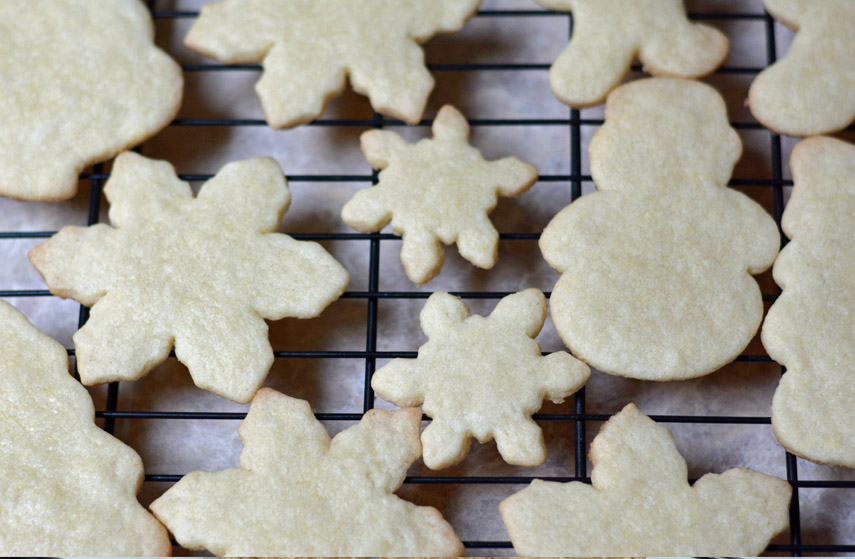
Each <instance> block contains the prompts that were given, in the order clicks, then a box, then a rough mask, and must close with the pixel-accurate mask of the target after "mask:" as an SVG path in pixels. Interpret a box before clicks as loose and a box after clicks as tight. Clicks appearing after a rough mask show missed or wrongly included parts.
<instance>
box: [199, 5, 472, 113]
mask: <svg viewBox="0 0 855 559" xmlns="http://www.w3.org/2000/svg"><path fill="white" fill-rule="evenodd" d="M480 3H481V2H480V0H396V1H395V2H389V1H387V0H225V1H222V2H213V3H209V4H206V5H204V6H202V11H201V14H200V16H199V19H198V20H197V21H196V22H195V23H194V25H193V27H192V28H191V29H190V32H189V33H188V34H187V37H186V38H185V41H184V42H185V44H186V45H187V46H188V47H190V48H191V49H193V50H195V51H197V52H199V53H201V54H204V55H205V56H209V57H211V58H214V59H216V60H219V61H220V62H225V63H228V64H236V63H253V62H259V61H263V65H264V74H263V75H262V77H261V80H260V81H259V82H258V84H257V85H256V88H255V89H256V91H257V92H258V95H259V96H260V97H261V105H262V108H263V109H264V114H265V117H266V118H267V122H268V123H269V124H270V126H272V127H274V128H290V127H292V126H297V125H299V124H304V123H307V122H310V121H312V120H314V119H315V118H317V117H318V116H320V114H321V113H322V112H323V110H324V107H325V105H326V103H327V101H329V100H330V99H331V98H332V97H335V96H338V95H339V94H341V92H342V91H343V90H344V86H345V81H346V79H347V78H348V77H350V84H351V86H352V87H353V89H354V91H356V92H358V93H362V94H364V95H367V96H368V98H369V100H370V101H371V106H372V107H374V110H376V111H377V112H381V113H383V114H387V115H390V116H394V117H397V118H400V119H402V120H404V121H406V122H409V123H410V124H415V123H417V122H419V121H420V120H421V117H422V112H423V111H424V108H425V104H426V103H427V98H428V96H429V95H430V92H431V90H432V89H433V85H434V81H433V77H432V76H431V75H430V73H429V72H428V70H427V67H426V66H425V62H424V52H422V49H421V47H419V44H420V43H424V42H425V41H427V40H428V39H430V38H431V37H433V36H434V35H435V34H437V33H450V32H454V31H459V30H460V29H461V28H462V27H463V25H464V24H465V23H466V21H467V20H468V19H469V18H470V17H471V16H472V15H473V14H474V13H475V10H476V9H477V8H478V5H479V4H480Z"/></svg>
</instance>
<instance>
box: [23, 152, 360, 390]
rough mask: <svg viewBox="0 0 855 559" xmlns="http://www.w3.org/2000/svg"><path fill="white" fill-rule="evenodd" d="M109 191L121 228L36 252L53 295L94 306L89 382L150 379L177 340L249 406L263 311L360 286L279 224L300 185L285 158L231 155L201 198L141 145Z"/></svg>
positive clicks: (91, 230) (299, 310) (277, 312)
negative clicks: (287, 171) (289, 179)
mask: <svg viewBox="0 0 855 559" xmlns="http://www.w3.org/2000/svg"><path fill="white" fill-rule="evenodd" d="M104 193H105V194H106V196H107V200H109V202H110V204H111V207H110V221H111V222H112V225H113V227H110V226H107V225H94V226H92V227H88V228H81V227H64V228H63V229H62V230H61V231H60V232H59V233H58V234H57V235H55V236H54V237H53V238H52V239H50V240H49V241H47V242H46V243H44V244H42V245H39V246H38V247H36V248H34V249H33V250H32V251H31V252H30V260H31V261H32V263H33V265H34V266H35V267H36V268H37V269H38V270H39V272H40V273H41V274H42V276H43V277H44V278H45V282H46V283H47V285H48V287H49V288H50V290H51V292H52V293H53V294H55V295H59V296H60V297H63V298H66V297H70V298H72V299H74V300H76V301H79V302H80V303H83V304H84V305H86V306H92V313H91V316H90V318H89V321H88V322H87V323H86V324H85V325H84V326H83V328H81V329H80V330H79V331H78V332H77V333H76V334H75V335H74V343H75V346H76V348H77V365H78V369H79V371H80V377H81V380H82V381H83V383H84V384H100V383H104V382H112V381H117V380H135V379H138V378H140V377H142V376H143V375H145V374H146V373H147V372H148V371H149V370H151V369H152V368H154V367H155V366H157V365H158V364H159V363H161V362H162V361H163V360H164V359H166V357H167V355H168V354H169V350H170V349H171V348H172V346H173V344H174V345H175V354H176V356H177V357H178V360H179V361H181V362H182V363H184V364H185V365H187V368H188V369H189V370H190V375H191V376H192V377H193V381H194V382H195V383H196V385H197V386H199V387H200V388H204V389H206V390H210V391H211V392H214V393H216V394H219V395H221V396H225V397H226V398H231V399H232V400H235V401H237V402H248V401H249V400H251V399H252V396H253V395H254V394H255V392H256V390H258V387H259V386H261V383H262V382H263V381H264V377H265V376H267V372H268V370H269V369H270V366H271V365H272V364H273V352H272V350H271V348H270V342H269V341H268V340H267V324H266V323H265V322H264V319H268V320H279V319H282V318H285V317H288V316H290V317H298V318H310V317H313V316H317V315H318V314H319V313H320V312H321V311H322V310H323V309H324V308H325V307H326V306H327V305H329V304H330V303H331V302H332V301H334V300H335V299H337V298H338V297H339V296H340V295H341V294H342V293H343V292H344V290H345V288H346V287H347V284H348V281H349V276H348V274H347V272H346V271H345V270H344V268H342V266H341V265H340V264H339V263H338V262H336V261H335V260H334V259H333V258H332V256H330V255H329V254H328V253H327V252H326V251H325V250H324V249H323V248H322V247H321V246H320V245H319V244H317V243H308V242H298V241H295V240H294V239H292V238H291V237H289V236H287V235H282V234H280V233H274V231H276V230H277V229H278V228H279V223H280V221H281V220H282V216H283V214H284V213H285V211H286V210H287V209H288V206H289V204H290V202H291V194H290V192H289V191H288V185H287V184H286V182H285V179H284V177H283V176H282V171H281V170H280V169H279V166H278V165H277V164H276V162H275V161H273V160H272V159H268V158H257V159H250V160H247V161H241V162H237V163H230V164H228V165H226V166H225V167H223V168H222V169H221V170H220V172H219V173H218V174H217V176H215V177H214V178H213V179H211V180H210V181H208V182H207V183H205V185H204V186H203V187H202V190H201V191H200V192H199V195H198V196H197V197H195V198H194V197H193V192H192V190H191V189H190V185H189V184H187V183H185V182H182V181H180V180H178V178H177V177H176V175H175V169H173V168H172V166H171V165H170V164H169V163H167V162H165V161H154V160H151V159H146V158H144V157H142V156H140V155H137V154H135V153H131V152H128V153H124V154H122V155H120V156H119V157H118V158H117V159H116V162H115V164H114V165H113V171H112V175H111V177H110V180H109V181H108V182H107V185H106V187H105V189H104ZM93 305H94V306H93Z"/></svg>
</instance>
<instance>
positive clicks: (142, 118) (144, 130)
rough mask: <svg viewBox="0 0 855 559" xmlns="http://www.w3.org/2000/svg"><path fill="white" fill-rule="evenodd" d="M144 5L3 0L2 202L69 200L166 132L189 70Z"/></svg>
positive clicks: (118, 0) (112, 0)
mask: <svg viewBox="0 0 855 559" xmlns="http://www.w3.org/2000/svg"><path fill="white" fill-rule="evenodd" d="M153 39H154V26H153V25H152V21H151V16H150V15H149V13H148V10H146V8H145V6H144V5H143V3H142V2H140V1H139V0H38V1H33V0H3V1H2V2H0V53H2V55H0V131H2V133H0V195H3V196H10V197H12V198H17V199H20V200H47V201H56V200H65V199H67V198H71V197H72V196H74V194H75V192H77V176H78V175H79V174H80V172H81V171H82V170H83V169H84V168H85V167H86V166H88V165H90V164H92V163H96V162H99V161H104V160H106V159H109V158H111V157H113V156H114V155H116V154H117V153H119V152H121V151H122V150H125V149H128V148H130V147H132V146H135V145H137V144H139V143H140V142H142V141H143V140H145V139H146V138H149V137H150V136H153V135H154V134H156V133H157V132H158V131H160V130H161V129H162V128H164V127H165V126H166V125H167V124H169V122H170V121H171V120H172V119H173V117H174V116H175V115H176V113H177V112H178V108H179V107H180V105H181V92H182V88H183V78H182V76H181V69H180V68H179V67H178V65H177V64H175V62H174V61H173V60H172V59H171V58H169V57H168V56H167V55H166V54H165V53H164V52H163V51H161V50H160V49H158V48H156V47H155V46H154V43H153Z"/></svg>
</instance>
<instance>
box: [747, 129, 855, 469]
mask: <svg viewBox="0 0 855 559" xmlns="http://www.w3.org/2000/svg"><path fill="white" fill-rule="evenodd" d="M790 168H791V169H792V173H793V179H794V181H795V188H794V189H793V195H792V197H791V198H790V201H789V203H788V204H787V208H786V211H785V212H784V218H783V221H782V224H783V228H784V232H785V233H786V234H787V236H788V237H789V238H791V239H792V241H791V242H790V243H789V244H788V245H787V246H786V247H785V248H784V250H782V251H781V255H780V256H779V257H778V260H777V261H776V262H775V269H774V275H775V281H776V282H777V283H778V285H780V286H781V287H782V288H783V290H784V291H783V293H782V294H781V296H780V297H779V298H778V300H777V301H776V302H775V304H774V305H772V308H771V309H770V310H769V314H768V316H767V317H766V322H765V324H764V325H763V331H762V339H763V345H764V346H765V347H766V351H768V352H769V355H770V356H771V357H772V359H774V360H775V361H777V362H779V363H781V364H782V365H785V366H786V367H787V374H785V375H784V377H783V378H782V379H781V384H780V386H779V387H778V390H777V391H776V392H775V398H774V400H773V401H772V427H773V428H774V430H775V435H777V437H778V440H779V441H781V444H782V445H784V446H785V447H786V448H787V449H788V450H790V451H791V452H793V453H795V454H798V455H799V456H802V457H804V458H808V459H810V460H814V461H816V462H822V463H826V464H835V465H840V466H847V467H850V468H855V432H853V425H855V408H853V405H852V402H853V401H855V383H853V380H855V320H853V317H855V283H853V278H855V146H853V145H851V144H847V143H845V142H842V141H840V140H835V139H833V138H811V139H808V140H804V141H803V142H801V143H800V144H798V145H797V146H796V148H795V149H794V150H793V155H792V159H791V160H790Z"/></svg>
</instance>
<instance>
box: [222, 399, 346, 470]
mask: <svg viewBox="0 0 855 559" xmlns="http://www.w3.org/2000/svg"><path fill="white" fill-rule="evenodd" d="M238 434H239V435H240V439H241V441H242V442H243V451H242V452H241V454H240V466H241V468H243V469H245V470H251V471H254V472H269V471H271V470H283V471H286V472H287V471H289V470H292V469H300V468H305V469H306V470H307V471H310V470H312V469H313V468H314V465H313V464H314V462H315V461H317V460H320V459H321V458H322V457H323V456H324V455H325V454H326V453H327V452H329V449H330V437H329V434H328V433H327V431H326V429H325V428H324V426H323V425H322V424H321V423H320V422H319V421H318V420H317V419H315V415H314V413H312V408H311V406H310V405H309V403H308V402H306V401H305V400H299V399H297V398H291V397H289V396H286V395H284V394H281V393H280V392H277V391H275V390H272V389H270V388H262V389H261V390H259V391H258V393H257V394H256V396H255V398H254V399H253V401H252V406H250V409H249V413H248V414H247V416H246V420H244V422H243V423H241V425H240V427H239V428H238ZM271 438H275V440H276V444H269V442H270V439H271ZM297 452H299V453H300V455H301V458H300V459H299V460H298V459H297V458H296V455H295V453H297ZM306 454H308V456H305V455H306Z"/></svg>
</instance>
